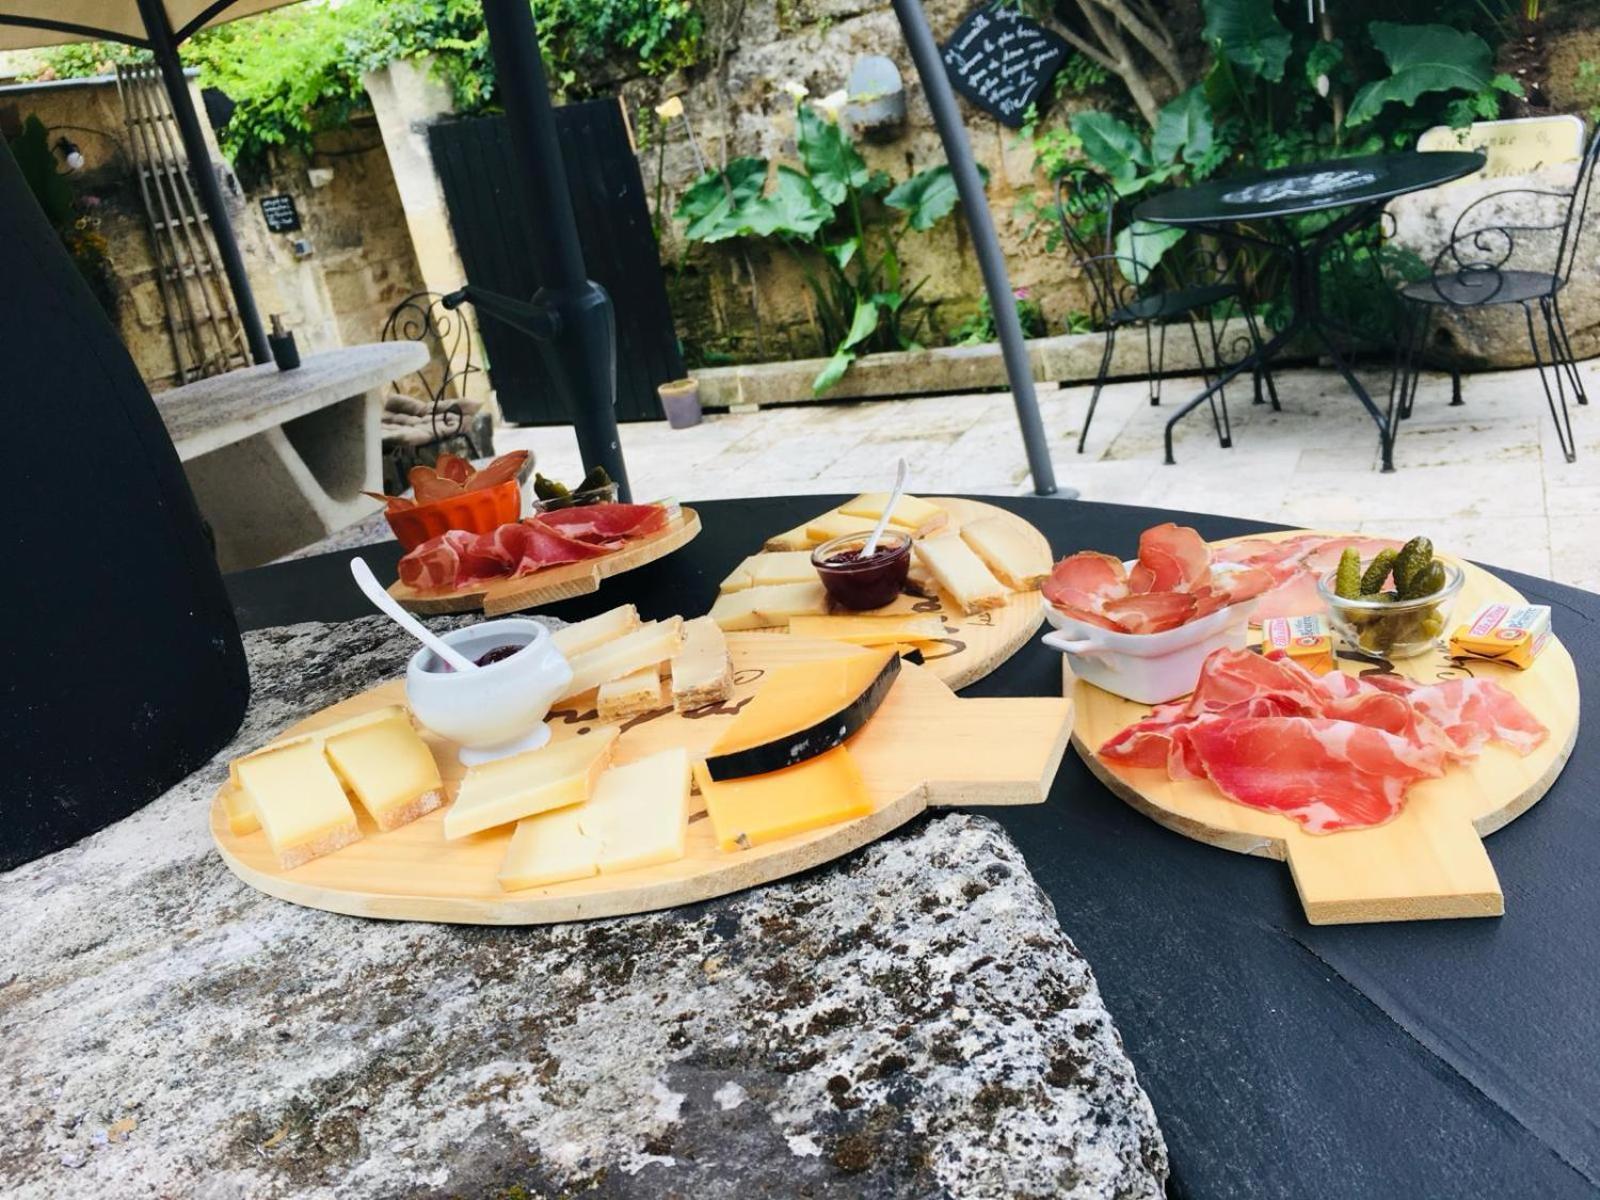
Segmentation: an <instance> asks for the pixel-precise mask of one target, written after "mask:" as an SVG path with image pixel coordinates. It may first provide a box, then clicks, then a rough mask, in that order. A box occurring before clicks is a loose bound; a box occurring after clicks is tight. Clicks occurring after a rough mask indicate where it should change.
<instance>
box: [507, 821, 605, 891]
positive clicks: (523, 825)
mask: <svg viewBox="0 0 1600 1200" xmlns="http://www.w3.org/2000/svg"><path fill="white" fill-rule="evenodd" d="M599 861H600V843H599V842H598V841H596V840H595V839H594V838H592V837H590V836H589V835H588V834H587V833H585V832H584V829H583V825H582V823H581V822H580V821H579V820H578V809H577V808H576V807H574V808H562V809H557V810H556V811H555V812H547V813H540V814H539V815H538V816H536V817H529V818H527V819H526V820H524V821H518V822H517V828H516V832H515V833H513V834H512V835H511V844H510V845H509V846H507V847H506V856H505V859H504V861H503V862H501V864H500V874H499V876H498V879H499V881H500V886H501V887H502V888H503V889H504V890H506V891H508V892H515V891H521V890H522V889H524V888H531V887H547V886H549V885H550V884H552V883H567V882H569V881H571V880H574V879H589V878H592V877H593V876H594V875H595V874H597V873H598V872H599V870H600V867H599Z"/></svg>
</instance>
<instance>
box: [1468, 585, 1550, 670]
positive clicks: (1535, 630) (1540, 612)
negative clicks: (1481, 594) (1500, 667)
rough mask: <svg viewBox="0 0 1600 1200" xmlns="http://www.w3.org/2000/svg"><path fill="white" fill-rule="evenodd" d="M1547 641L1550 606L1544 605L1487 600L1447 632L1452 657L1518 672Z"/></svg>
mask: <svg viewBox="0 0 1600 1200" xmlns="http://www.w3.org/2000/svg"><path fill="white" fill-rule="evenodd" d="M1549 640H1550V609H1549V607H1548V606H1547V605H1544V604H1505V603H1503V602H1500V601H1491V602H1490V603H1488V604H1485V605H1484V606H1483V607H1482V608H1480V609H1479V610H1478V611H1477V612H1475V613H1473V614H1472V620H1471V621H1469V622H1468V623H1467V624H1465V625H1458V626H1457V627H1456V631H1455V632H1454V633H1452V634H1451V635H1450V653H1451V655H1452V656H1453V657H1456V658H1484V659H1489V660H1490V661H1492V662H1501V663H1506V664H1507V665H1509V666H1513V667H1516V668H1517V669H1518V670H1519V671H1521V670H1526V669H1527V668H1528V667H1530V666H1532V665H1533V660H1534V659H1536V658H1538V657H1539V652H1540V651H1541V650H1543V649H1544V648H1545V644H1546V643H1547V642H1549Z"/></svg>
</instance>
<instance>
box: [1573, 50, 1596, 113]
mask: <svg viewBox="0 0 1600 1200" xmlns="http://www.w3.org/2000/svg"><path fill="white" fill-rule="evenodd" d="M1573 91H1574V92H1575V93H1576V94H1577V96H1578V102H1579V103H1580V104H1582V105H1583V106H1584V108H1585V109H1586V110H1587V112H1588V114H1589V120H1590V121H1593V122H1596V123H1600V63H1596V62H1595V61H1594V60H1593V59H1591V58H1586V59H1584V60H1583V61H1582V62H1580V63H1579V64H1578V74H1577V77H1576V79H1575V80H1574V81H1573Z"/></svg>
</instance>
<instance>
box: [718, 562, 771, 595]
mask: <svg viewBox="0 0 1600 1200" xmlns="http://www.w3.org/2000/svg"><path fill="white" fill-rule="evenodd" d="M760 557H761V555H759V554H752V555H751V556H750V557H749V558H747V559H745V560H744V561H743V562H742V563H740V564H739V565H738V566H737V567H735V568H734V569H733V570H731V571H729V572H728V577H727V578H726V579H724V580H723V581H722V582H721V583H719V584H718V585H717V594H718V595H724V596H725V595H727V594H728V593H729V592H742V591H744V589H745V588H747V587H750V586H752V585H753V584H754V583H755V579H754V577H753V576H752V575H751V567H752V565H753V564H754V563H755V561H756V559H758V558H760Z"/></svg>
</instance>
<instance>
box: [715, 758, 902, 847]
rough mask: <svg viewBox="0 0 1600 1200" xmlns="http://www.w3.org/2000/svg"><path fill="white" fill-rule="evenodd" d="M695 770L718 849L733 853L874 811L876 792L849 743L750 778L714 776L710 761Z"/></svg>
mask: <svg viewBox="0 0 1600 1200" xmlns="http://www.w3.org/2000/svg"><path fill="white" fill-rule="evenodd" d="M694 770H695V782H696V784H697V786H698V787H699V788H700V794H701V796H702V797H703V798H704V799H705V802H706V815H707V816H709V817H710V818H711V829H712V832H713V833H714V834H715V836H716V839H717V849H719V850H722V851H724V852H728V853H732V852H735V851H739V850H749V849H750V848H751V847H753V846H760V845H764V844H765V843H767V842H775V841H778V840H779V839H780V838H786V837H792V836H794V835H795V834H797V833H806V832H808V831H809V830H812V829H819V828H821V827H822V826H824V825H837V824H839V823H840V822H842V821H850V820H854V819H855V818H857V817H864V816H867V815H868V814H869V813H871V812H872V796H871V794H870V793H869V792H868V791H867V785H866V783H865V781H864V780H863V779H862V778H861V771H860V769H859V768H858V767H857V766H856V764H855V760H854V759H852V758H851V757H850V751H849V750H848V749H847V748H846V747H844V746H836V747H835V748H834V749H832V750H829V751H828V752H827V753H826V754H821V755H818V756H817V757H816V758H810V759H807V760H806V761H805V762H803V763H800V764H799V765H798V766H793V767H788V768H786V769H785V770H782V771H774V772H772V773H770V774H767V775H754V776H751V777H749V778H747V779H728V780H715V779H712V778H711V777H710V776H709V774H708V773H707V772H706V769H705V764H704V763H699V764H696V766H695V769H694Z"/></svg>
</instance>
